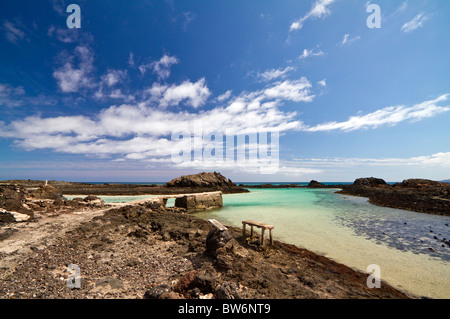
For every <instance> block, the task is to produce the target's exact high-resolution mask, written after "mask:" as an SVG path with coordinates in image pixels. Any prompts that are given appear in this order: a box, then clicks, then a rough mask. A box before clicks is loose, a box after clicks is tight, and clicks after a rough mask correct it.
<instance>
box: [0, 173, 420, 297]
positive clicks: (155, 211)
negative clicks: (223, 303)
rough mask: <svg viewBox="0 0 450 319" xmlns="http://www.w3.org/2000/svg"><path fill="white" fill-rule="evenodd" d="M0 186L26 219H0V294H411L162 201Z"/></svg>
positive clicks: (6, 202)
mask: <svg viewBox="0 0 450 319" xmlns="http://www.w3.org/2000/svg"><path fill="white" fill-rule="evenodd" d="M178 182H180V180H178ZM178 182H177V183H178ZM183 183H185V181H182V184H183ZM177 185H180V184H177ZM210 186H211V185H208V188H209V187H210ZM1 187H2V189H1V190H2V193H1V194H0V200H3V202H1V203H0V204H2V205H3V207H4V210H5V211H6V210H8V209H10V208H11V207H13V206H14V207H15V208H20V209H23V210H22V213H21V214H22V215H24V216H28V217H29V218H28V219H23V220H11V218H10V217H11V216H9V217H8V218H9V219H8V218H5V219H3V220H1V221H0V282H1V284H0V298H5V299H16V298H18V299H25V298H27V299H28V298H40V299H53V298H64V299H73V298H87V299H97V298H102V299H109V298H114V299H117V298H120V299H141V298H146V299H213V298H214V299H240V298H243V299H304V298H309V299H328V298H333V299H360V298H370V299H380V298H382V299H391V298H394V299H403V298H411V297H413V296H409V295H407V294H405V293H403V292H401V291H399V290H397V289H394V288H393V287H391V286H389V285H388V284H387V283H384V282H383V283H382V285H381V288H378V289H375V288H372V289H370V288H368V287H367V278H368V274H366V273H362V272H359V271H356V270H354V269H352V268H350V267H347V266H345V265H342V264H340V263H337V262H334V261H332V260H330V259H328V258H326V257H323V256H320V255H317V254H315V253H313V252H310V251H308V250H306V249H302V248H299V247H296V246H294V245H290V244H286V243H282V242H279V241H276V240H275V241H274V244H273V246H270V245H266V246H265V247H262V246H261V245H260V244H259V238H258V236H257V235H256V236H255V238H253V239H250V238H248V237H247V238H243V237H242V231H241V229H239V228H235V227H231V226H227V228H228V230H227V234H226V236H222V237H220V236H219V237H217V236H216V234H215V231H216V230H215V229H214V227H212V226H211V223H209V222H208V221H206V220H203V219H199V218H196V217H195V216H193V215H191V214H189V213H187V211H186V209H184V208H181V207H165V202H164V201H163V200H156V201H155V200H151V201H141V202H136V203H133V204H125V203H121V204H119V203H117V204H106V203H104V202H103V201H102V200H100V199H99V198H97V197H95V196H92V195H91V196H86V197H85V198H79V199H74V200H70V201H69V200H67V199H65V198H64V197H62V196H61V195H62V193H61V190H59V189H58V188H56V187H54V186H52V185H46V186H45V185H41V186H40V187H38V188H37V189H34V190H33V189H32V188H28V189H26V187H22V186H18V185H1ZM169 187H173V188H174V189H175V188H178V187H174V186H169ZM182 188H183V187H179V188H178V189H182ZM11 205H12V206H11ZM4 216H6V214H5V215H4ZM77 270H78V273H77V272H76V271H77ZM74 271H75V272H74Z"/></svg>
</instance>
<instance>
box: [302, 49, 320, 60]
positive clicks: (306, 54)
mask: <svg viewBox="0 0 450 319" xmlns="http://www.w3.org/2000/svg"><path fill="white" fill-rule="evenodd" d="M323 55H325V52H323V51H321V50H319V51H314V49H311V50H308V49H304V50H303V52H302V54H301V55H300V56H299V57H298V58H299V59H300V60H304V59H306V58H309V57H313V56H323Z"/></svg>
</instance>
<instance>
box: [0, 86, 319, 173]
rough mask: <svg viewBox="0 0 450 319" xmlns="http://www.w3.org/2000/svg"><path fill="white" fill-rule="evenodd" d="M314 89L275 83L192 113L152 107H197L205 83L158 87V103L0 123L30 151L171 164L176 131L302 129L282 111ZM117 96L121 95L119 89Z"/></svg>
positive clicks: (1, 132)
mask: <svg viewBox="0 0 450 319" xmlns="http://www.w3.org/2000/svg"><path fill="white" fill-rule="evenodd" d="M310 87H311V84H310V83H309V81H308V80H307V79H306V78H301V79H300V80H297V81H284V82H277V83H274V84H273V85H271V86H268V87H266V88H265V89H262V90H259V91H254V92H243V93H241V94H240V95H239V96H237V97H234V98H231V93H230V96H228V101H227V103H226V105H225V106H221V107H216V108H213V109H209V110H203V111H200V112H195V113H194V112H193V113H191V112H188V111H185V110H183V111H169V110H167V109H160V108H155V107H154V103H161V104H163V105H164V103H167V104H168V105H169V104H177V103H181V102H182V101H186V102H187V103H190V104H192V106H194V107H196V106H199V105H200V104H202V103H204V101H205V99H206V97H207V96H209V94H210V92H209V89H208V88H207V86H206V83H205V80H204V79H201V80H199V81H197V82H195V83H192V82H190V81H186V82H183V83H181V84H180V85H170V86H168V85H161V84H158V83H155V84H154V85H153V86H152V87H151V88H150V89H149V91H148V92H147V94H148V95H150V96H151V97H153V98H154V99H155V100H148V99H147V100H145V101H135V102H133V103H132V104H123V105H120V106H111V107H108V108H106V109H103V110H102V111H101V112H100V113H99V114H97V115H95V116H92V117H86V116H61V117H50V118H43V117H40V116H30V117H27V118H25V119H23V120H16V121H13V122H12V123H10V124H8V125H6V124H4V123H0V136H2V137H8V138H12V139H14V140H15V144H16V145H17V146H19V147H22V148H25V149H27V150H35V149H49V150H51V151H55V152H62V153H71V154H86V155H95V156H108V157H110V158H111V159H116V160H117V159H128V160H129V159H134V160H150V161H156V162H162V163H163V162H165V163H169V164H170V163H172V162H171V159H170V155H171V154H172V152H173V149H174V148H175V147H180V146H179V145H178V146H177V144H176V142H175V141H171V140H170V139H169V138H168V137H169V136H170V135H171V134H172V133H173V132H175V131H180V130H187V131H189V132H192V131H193V130H195V129H198V128H199V127H201V129H202V132H203V134H211V133H217V132H227V134H236V135H238V134H250V133H258V132H267V131H272V130H276V131H279V132H285V131H289V130H299V129H300V128H301V126H302V123H301V122H300V121H297V120H295V119H294V118H295V116H296V113H295V112H291V113H288V112H283V111H281V110H280V109H279V105H280V103H281V102H282V101H284V100H292V101H303V102H308V101H311V100H312V98H313V96H312V95H309V88H310ZM113 93H116V94H117V95H118V96H119V95H123V94H122V92H121V91H120V90H119V91H114V92H113ZM226 95H228V94H226ZM224 101H225V100H224ZM172 164H173V163H172ZM290 172H293V170H292V169H291V170H290ZM299 172H300V170H297V173H299Z"/></svg>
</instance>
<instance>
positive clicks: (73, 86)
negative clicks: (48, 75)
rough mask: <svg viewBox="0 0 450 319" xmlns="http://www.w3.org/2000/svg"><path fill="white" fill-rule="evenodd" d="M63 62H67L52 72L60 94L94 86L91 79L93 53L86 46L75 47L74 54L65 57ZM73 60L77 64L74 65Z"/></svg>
mask: <svg viewBox="0 0 450 319" xmlns="http://www.w3.org/2000/svg"><path fill="white" fill-rule="evenodd" d="M64 60H67V62H65V63H63V65H62V66H60V67H59V68H57V69H56V70H55V71H54V72H53V77H54V78H55V79H56V80H57V83H58V86H59V88H60V89H61V91H62V92H64V93H74V92H79V91H80V90H81V89H84V88H93V87H95V86H96V84H95V82H94V80H93V77H92V72H93V71H94V66H93V62H94V53H93V51H92V50H91V49H90V48H89V47H88V46H83V45H79V46H77V47H76V48H75V54H74V55H73V56H68V57H67V56H66V57H65V59H64ZM73 60H76V61H77V62H78V63H74V62H73Z"/></svg>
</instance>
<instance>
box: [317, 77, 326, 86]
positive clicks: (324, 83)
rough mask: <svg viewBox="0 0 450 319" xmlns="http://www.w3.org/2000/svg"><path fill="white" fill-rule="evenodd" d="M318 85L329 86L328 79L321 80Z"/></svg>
mask: <svg viewBox="0 0 450 319" xmlns="http://www.w3.org/2000/svg"><path fill="white" fill-rule="evenodd" d="M317 84H319V85H320V86H324V87H325V86H327V80H326V79H323V80H320V81H318V82H317Z"/></svg>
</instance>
